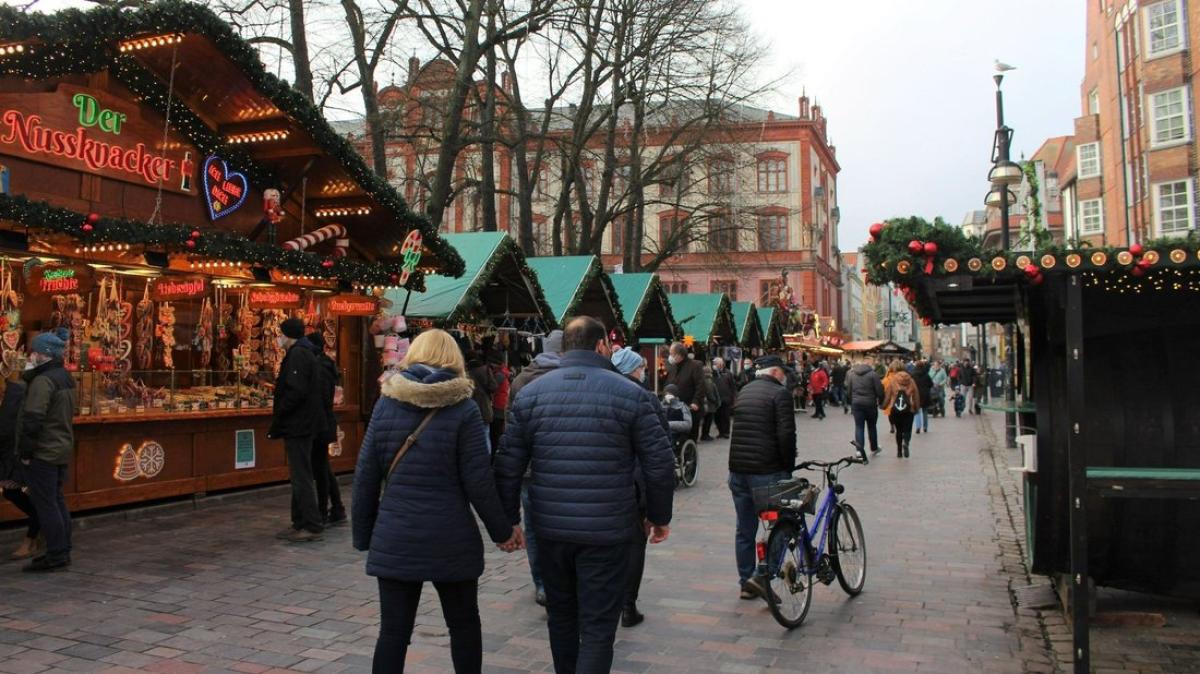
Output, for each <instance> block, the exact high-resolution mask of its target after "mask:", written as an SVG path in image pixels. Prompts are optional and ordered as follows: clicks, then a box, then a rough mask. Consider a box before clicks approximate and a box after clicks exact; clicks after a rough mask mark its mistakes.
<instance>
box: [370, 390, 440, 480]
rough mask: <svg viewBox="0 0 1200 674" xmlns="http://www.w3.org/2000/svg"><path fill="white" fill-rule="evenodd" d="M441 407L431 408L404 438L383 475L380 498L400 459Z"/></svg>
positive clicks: (415, 442)
mask: <svg viewBox="0 0 1200 674" xmlns="http://www.w3.org/2000/svg"><path fill="white" fill-rule="evenodd" d="M439 409H441V408H438V407H435V408H433V409H431V410H429V414H426V415H425V418H424V419H422V420H421V423H420V424H419V425H418V426H417V429H416V430H415V431H413V432H412V433H411V434H409V436H408V437H407V438H405V439H404V444H402V445H400V449H399V451H397V452H396V456H395V458H393V459H392V465H391V466H389V467H388V471H387V474H386V475H384V476H383V488H382V489H380V490H379V497H380V498H383V492H384V491H385V490H387V486H388V481H390V480H391V479H392V473H394V472H396V466H398V465H400V459H403V458H404V455H405V454H407V453H408V450H410V449H412V446H413V445H415V444H417V438H419V437H421V433H422V432H423V431H424V430H425V427H426V426H428V425H429V422H430V421H433V417H434V416H435V415H437V413H438V410H439Z"/></svg>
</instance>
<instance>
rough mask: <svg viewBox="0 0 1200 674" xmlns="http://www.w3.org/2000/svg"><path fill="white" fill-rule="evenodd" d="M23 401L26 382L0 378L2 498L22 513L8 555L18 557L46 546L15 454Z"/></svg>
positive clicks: (0, 486)
mask: <svg viewBox="0 0 1200 674" xmlns="http://www.w3.org/2000/svg"><path fill="white" fill-rule="evenodd" d="M24 403H25V384H24V383H22V382H18V381H9V380H7V379H0V488H3V490H4V498H6V499H8V500H9V502H10V503H12V504H13V505H14V506H16V508H17V509H18V510H20V511H21V512H22V513H24V514H25V538H23V539H21V545H20V546H19V547H17V549H16V550H14V551H13V552H12V554H11V555H9V557H8V558H9V559H12V560H20V559H29V558H30V557H37V556H38V555H40V554H41V553H42V552H44V551H45V549H46V539H44V538H42V533H41V527H40V526H38V519H37V510H36V509H34V507H33V501H31V500H30V499H29V485H28V482H27V480H26V477H25V470H24V468H25V467H24V466H22V465H21V462H20V460H19V459H18V457H17V433H18V432H19V430H20V415H21V406H22V405H23V404H24Z"/></svg>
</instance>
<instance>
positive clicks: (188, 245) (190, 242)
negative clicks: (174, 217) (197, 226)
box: [183, 239, 196, 248]
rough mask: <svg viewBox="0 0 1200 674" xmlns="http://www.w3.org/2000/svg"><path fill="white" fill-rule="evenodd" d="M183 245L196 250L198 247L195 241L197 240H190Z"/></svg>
mask: <svg viewBox="0 0 1200 674" xmlns="http://www.w3.org/2000/svg"><path fill="white" fill-rule="evenodd" d="M183 245H185V246H187V247H188V248H195V247H196V240H195V239H188V240H187V241H184V242H183Z"/></svg>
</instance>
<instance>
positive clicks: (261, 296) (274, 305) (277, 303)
mask: <svg viewBox="0 0 1200 674" xmlns="http://www.w3.org/2000/svg"><path fill="white" fill-rule="evenodd" d="M247 301H248V302H249V303H250V308H251V309H299V308H300V307H302V306H304V294H303V293H301V292H300V291H299V290H292V289H290V288H251V289H250V291H249V293H248V296H247Z"/></svg>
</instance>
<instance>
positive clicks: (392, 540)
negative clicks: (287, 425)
mask: <svg viewBox="0 0 1200 674" xmlns="http://www.w3.org/2000/svg"><path fill="white" fill-rule="evenodd" d="M464 369H465V366H464V363H463V357H462V353H461V352H460V351H459V349H458V345H457V344H456V343H455V341H454V338H453V337H451V336H450V335H449V334H447V333H446V332H443V331H442V330H429V331H427V332H424V333H422V334H421V335H420V336H418V337H417V338H416V339H415V340H413V343H412V346H411V347H410V348H409V350H408V355H407V356H405V358H404V360H403V361H402V362H401V363H400V371H399V372H398V373H397V374H395V375H393V376H392V377H390V378H388V379H387V380H386V381H384V383H383V385H382V394H383V395H382V396H381V397H380V398H379V402H378V403H376V405H375V410H374V412H373V413H372V414H371V422H370V425H368V426H367V432H366V436H365V437H364V438H363V443H362V448H361V449H360V450H359V455H358V468H357V469H356V471H355V474H354V500H353V505H352V508H351V515H352V521H353V525H354V531H353V534H354V547H355V549H357V550H366V551H368V554H367V574H368V575H372V576H376V577H377V578H378V579H379V604H380V625H379V639H378V641H377V642H376V644H375V660H374V671H375V672H403V671H404V659H405V656H406V655H407V653H408V644H409V640H410V638H411V637H412V630H413V623H414V621H415V619H416V613H417V604H418V602H419V601H420V598H421V588H422V585H423V584H424V582H425V581H431V582H432V583H433V586H434V588H436V589H437V593H438V596H439V598H440V599H441V603H442V614H443V615H444V616H445V620H446V627H448V628H449V630H450V655H451V659H452V660H453V662H454V671H455V672H458V673H459V674H463V673H464V672H465V673H474V672H479V671H480V670H481V669H482V667H483V640H482V634H481V629H480V624H479V596H478V595H479V577H480V576H481V575H482V574H483V542H482V540H481V539H480V536H479V528H478V526H477V525H476V523H475V516H474V515H473V514H472V513H471V508H472V507H474V509H475V512H476V513H478V514H479V519H480V520H482V521H483V524H484V526H485V527H486V528H487V531H488V535H489V537H490V538H491V539H492V541H494V542H495V543H497V544H498V545H499V546H500V548H501V549H503V550H505V551H506V552H512V551H513V550H516V549H518V548H520V547H523V544H524V538H523V535H522V532H521V529H520V527H517V526H514V525H513V524H512V523H511V522H510V521H509V520H508V518H507V516H506V515H505V514H504V509H503V508H502V507H501V505H500V497H499V495H498V493H497V491H496V484H495V482H494V480H493V477H492V469H491V461H490V457H489V456H488V451H487V440H486V439H485V438H486V436H487V429H486V428H485V427H484V425H483V418H482V417H481V416H480V413H479V406H478V405H476V404H475V403H474V401H473V400H472V399H471V394H472V390H473V385H472V383H471V380H470V379H468V378H466V376H465V375H464Z"/></svg>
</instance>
